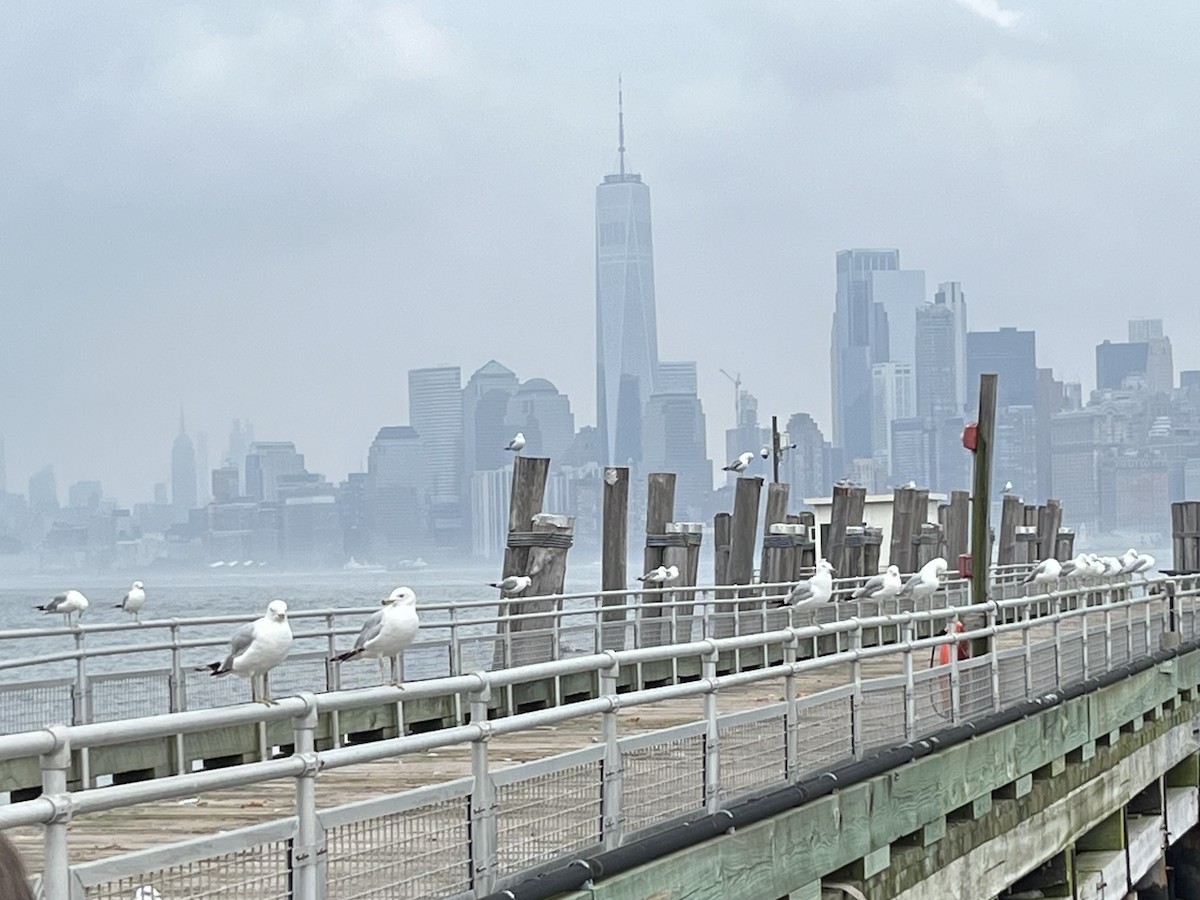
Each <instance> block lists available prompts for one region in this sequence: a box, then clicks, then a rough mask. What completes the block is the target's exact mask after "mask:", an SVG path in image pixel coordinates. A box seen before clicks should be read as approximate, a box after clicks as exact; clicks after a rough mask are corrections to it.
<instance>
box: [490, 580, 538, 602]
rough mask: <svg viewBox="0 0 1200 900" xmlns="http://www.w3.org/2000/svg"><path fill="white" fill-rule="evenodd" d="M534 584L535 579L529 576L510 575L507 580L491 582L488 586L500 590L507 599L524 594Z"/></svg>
mask: <svg viewBox="0 0 1200 900" xmlns="http://www.w3.org/2000/svg"><path fill="white" fill-rule="evenodd" d="M531 584H533V579H532V578H530V577H529V576H528V575H509V576H508V577H507V578H504V579H501V580H500V581H489V582H488V586H489V587H494V588H500V593H502V594H503V595H504V596H506V597H514V596H516V595H517V594H523V593H524V592H525V591H527V590H528V589H529V586H530V585H531Z"/></svg>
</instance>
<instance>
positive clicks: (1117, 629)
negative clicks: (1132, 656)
mask: <svg viewBox="0 0 1200 900" xmlns="http://www.w3.org/2000/svg"><path fill="white" fill-rule="evenodd" d="M1111 639H1112V654H1111V656H1110V658H1109V661H1108V666H1109V668H1110V669H1115V668H1116V667H1117V666H1123V665H1125V663H1127V662H1129V643H1128V641H1129V624H1128V623H1127V622H1113V623H1112V633H1111Z"/></svg>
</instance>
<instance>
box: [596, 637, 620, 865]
mask: <svg viewBox="0 0 1200 900" xmlns="http://www.w3.org/2000/svg"><path fill="white" fill-rule="evenodd" d="M609 658H610V659H611V660H612V664H611V665H609V666H607V667H605V668H603V669H601V670H600V696H601V697H608V698H610V699H611V701H612V706H611V707H609V709H608V710H606V711H605V712H603V713H601V715H600V736H601V740H603V741H604V776H603V777H604V780H603V782H602V783H601V785H600V816H601V819H600V828H601V838H602V840H603V842H604V849H605V850H615V849H616V848H617V847H619V846H621V837H622V832H623V831H624V825H625V816H624V813H623V812H622V808H621V797H622V792H623V790H624V778H623V774H622V773H623V766H622V763H621V747H620V745H619V744H618V743H617V737H618V736H617V710H618V709H620V705H619V704H620V699H619V698H618V696H617V677H618V675H619V674H620V669H619V666H618V665H617V661H616V656H615V655H614V654H610V656H609Z"/></svg>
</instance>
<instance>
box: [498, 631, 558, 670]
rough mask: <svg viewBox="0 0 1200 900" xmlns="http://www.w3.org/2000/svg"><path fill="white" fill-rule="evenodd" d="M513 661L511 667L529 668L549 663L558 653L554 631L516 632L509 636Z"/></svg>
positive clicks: (510, 663)
mask: <svg viewBox="0 0 1200 900" xmlns="http://www.w3.org/2000/svg"><path fill="white" fill-rule="evenodd" d="M509 647H510V649H511V651H512V659H511V660H510V661H509V663H508V664H509V666H512V667H515V666H529V665H533V664H534V663H543V662H549V661H550V660H552V659H554V657H555V654H556V652H557V650H556V648H555V635H554V631H553V629H550V628H539V629H535V630H531V631H514V632H513V633H512V634H511V635H509Z"/></svg>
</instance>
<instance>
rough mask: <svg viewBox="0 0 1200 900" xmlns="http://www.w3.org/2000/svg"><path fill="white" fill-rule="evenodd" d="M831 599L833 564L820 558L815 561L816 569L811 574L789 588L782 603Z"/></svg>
mask: <svg viewBox="0 0 1200 900" xmlns="http://www.w3.org/2000/svg"><path fill="white" fill-rule="evenodd" d="M832 599H833V566H831V565H830V564H829V560H827V559H822V560H820V561H819V562H818V563H817V571H815V572H813V574H812V576H811V577H809V578H807V579H805V580H804V581H799V582H797V583H796V586H795V587H794V588H792V589H791V591H790V592H789V593H788V595H787V597H786V598H785V599H784V601H783V602H784V603H786V604H787V605H788V606H796V605H797V604H800V603H807V602H810V601H811V602H813V603H828V602H829V601H830V600H832Z"/></svg>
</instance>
